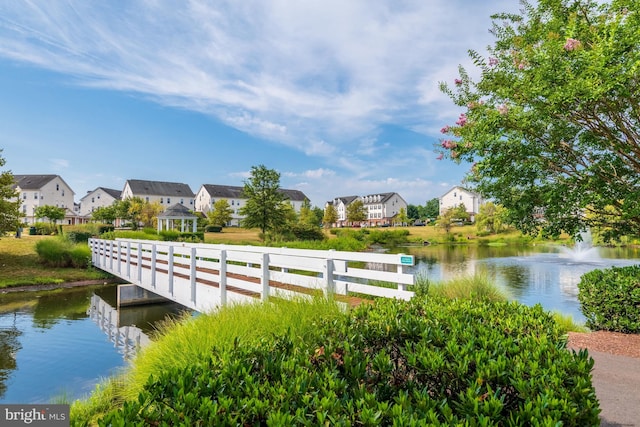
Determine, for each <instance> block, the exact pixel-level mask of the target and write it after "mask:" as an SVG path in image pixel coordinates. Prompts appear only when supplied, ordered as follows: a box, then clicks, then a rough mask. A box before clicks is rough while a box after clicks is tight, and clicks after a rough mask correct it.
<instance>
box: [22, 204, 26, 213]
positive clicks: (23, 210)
mask: <svg viewBox="0 0 640 427" xmlns="http://www.w3.org/2000/svg"><path fill="white" fill-rule="evenodd" d="M22 213H23V214H26V213H27V205H22Z"/></svg>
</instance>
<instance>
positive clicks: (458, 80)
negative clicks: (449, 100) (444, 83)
mask: <svg viewBox="0 0 640 427" xmlns="http://www.w3.org/2000/svg"><path fill="white" fill-rule="evenodd" d="M453 82H454V83H455V84H456V86H460V85H461V84H462V79H455V80H454V81H453Z"/></svg>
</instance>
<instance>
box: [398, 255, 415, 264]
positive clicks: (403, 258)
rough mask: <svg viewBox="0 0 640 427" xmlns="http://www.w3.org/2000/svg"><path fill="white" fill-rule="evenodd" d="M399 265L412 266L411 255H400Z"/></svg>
mask: <svg viewBox="0 0 640 427" xmlns="http://www.w3.org/2000/svg"><path fill="white" fill-rule="evenodd" d="M400 264H402V265H413V264H414V262H413V255H400Z"/></svg>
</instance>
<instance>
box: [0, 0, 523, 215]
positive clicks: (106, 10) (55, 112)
mask: <svg viewBox="0 0 640 427" xmlns="http://www.w3.org/2000/svg"><path fill="white" fill-rule="evenodd" d="M518 4H519V3H518V1H517V0H495V1H476V0H429V1H424V0H406V1H371V0H349V1H344V0H324V1H319V0H318V1H311V0H309V1H304V0H301V1H293V0H291V1H283V0H246V1H205V0H202V1H199V0H192V1H187V0H185V1H170V0H166V1H164V0H138V1H124V0H121V1H116V0H114V1H107V2H104V1H103V2H97V1H84V0H78V1H75V0H67V1H62V0H60V1H33V2H27V1H24V2H23V1H9V2H3V3H2V4H0V149H2V150H3V152H2V154H1V155H2V157H4V159H5V160H6V161H7V163H6V165H5V167H4V168H3V170H5V169H8V170H11V171H12V172H13V173H14V174H59V175H60V176H62V178H63V179H64V180H65V181H66V182H67V183H68V184H69V185H70V186H71V188H72V189H73V190H74V191H75V193H76V197H75V198H76V201H79V199H80V198H81V197H82V196H83V195H84V194H86V192H87V191H91V190H93V189H95V188H96V187H98V186H101V187H108V188H115V189H122V188H123V186H124V183H125V181H126V180H127V179H149V180H159V181H171V182H183V183H186V184H189V186H190V187H191V189H192V190H193V191H194V193H195V192H197V191H198V189H199V188H200V186H201V185H202V184H225V185H243V181H244V180H246V178H247V177H248V173H249V171H250V169H251V166H256V165H260V164H264V165H265V166H267V167H268V168H271V169H276V170H277V171H278V172H280V174H281V186H282V187H284V188H291V189H298V190H301V191H303V192H304V193H305V194H306V195H307V196H308V197H309V198H310V199H311V202H312V204H313V205H316V206H321V207H322V206H324V202H325V201H327V200H330V199H333V198H334V197H338V196H348V195H366V194H372V193H378V192H389V191H395V192H398V193H399V194H400V195H401V196H403V198H404V199H405V200H406V201H407V202H408V203H411V204H416V205H417V204H424V203H425V202H426V201H427V200H429V199H431V198H433V197H439V196H441V195H442V194H443V193H445V192H446V191H447V190H448V189H449V188H451V187H452V186H454V185H458V184H460V183H461V180H462V179H463V177H464V174H465V172H466V171H467V169H468V165H466V164H463V165H456V164H454V163H452V162H450V161H447V160H443V161H439V160H437V159H436V157H437V153H435V152H434V151H433V147H434V144H435V143H437V142H438V140H439V138H440V136H441V134H440V132H439V130H440V128H442V126H444V125H445V124H452V123H454V122H455V120H456V118H457V117H458V115H459V113H460V112H461V111H460V110H459V109H458V108H457V107H456V106H455V105H453V103H452V102H451V101H450V100H449V99H448V98H447V97H446V96H444V95H443V94H441V93H440V91H439V89H438V84H439V82H441V81H447V82H453V79H454V78H456V77H457V76H458V73H457V67H458V65H460V64H462V65H464V66H467V67H468V68H472V67H471V65H470V60H469V58H468V55H467V50H468V49H475V50H478V51H480V52H484V51H485V50H486V47H487V46H488V45H490V44H491V43H492V40H493V39H492V36H491V35H490V34H489V31H488V30H489V28H490V27H491V20H490V15H491V14H494V13H497V12H506V11H509V12H514V11H517V10H518Z"/></svg>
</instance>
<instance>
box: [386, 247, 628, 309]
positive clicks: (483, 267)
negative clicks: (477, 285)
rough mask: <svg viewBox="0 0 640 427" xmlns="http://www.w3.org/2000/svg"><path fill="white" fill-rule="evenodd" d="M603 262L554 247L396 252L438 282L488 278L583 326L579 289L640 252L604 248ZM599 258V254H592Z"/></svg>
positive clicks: (520, 297)
mask: <svg viewBox="0 0 640 427" xmlns="http://www.w3.org/2000/svg"><path fill="white" fill-rule="evenodd" d="M598 251H599V257H598V258H594V257H570V256H567V254H568V253H569V252H570V251H569V250H568V249H566V248H563V247H561V246H555V245H540V246H479V245H435V246H428V247H422V246H420V247H403V248H396V249H394V250H393V252H396V253H398V252H402V253H407V254H410V255H414V257H415V260H416V266H415V267H414V272H416V273H417V274H420V275H423V276H426V277H427V278H429V279H431V280H435V281H442V280H447V279H449V278H452V277H455V276H458V275H473V274H476V273H482V274H486V275H487V276H488V277H489V278H490V279H492V280H494V281H495V282H496V283H497V284H499V285H500V286H502V287H503V288H504V289H505V290H506V291H507V292H508V293H509V295H510V296H511V298H512V299H515V300H518V301H520V302H521V303H523V304H527V305H535V304H541V305H542V306H543V307H544V308H545V309H546V310H550V311H559V312H561V313H564V314H568V315H571V316H572V317H573V318H574V319H575V320H576V321H579V322H582V321H584V316H583V315H582V312H581V311H580V304H579V302H578V286H577V285H578V283H579V282H580V278H581V276H582V275H583V274H585V273H587V272H588V271H591V270H594V269H602V268H608V267H611V266H625V265H633V264H638V263H640V260H638V258H640V252H639V250H638V249H637V248H599V249H598ZM592 252H594V251H592Z"/></svg>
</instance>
